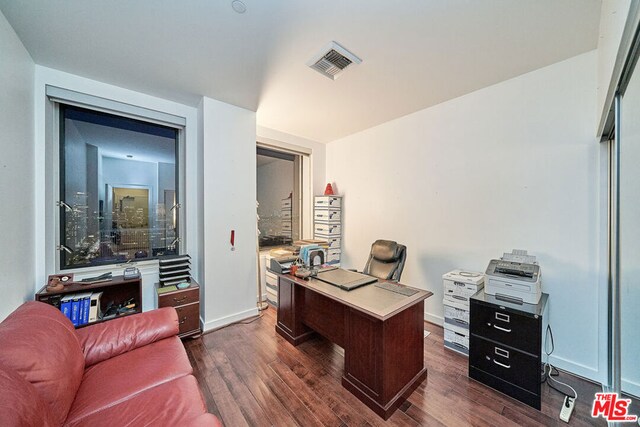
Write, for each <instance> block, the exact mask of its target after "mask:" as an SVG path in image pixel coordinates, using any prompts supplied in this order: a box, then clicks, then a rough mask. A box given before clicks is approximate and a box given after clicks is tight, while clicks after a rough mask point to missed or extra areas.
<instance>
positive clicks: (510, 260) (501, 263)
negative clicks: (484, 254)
mask: <svg viewBox="0 0 640 427" xmlns="http://www.w3.org/2000/svg"><path fill="white" fill-rule="evenodd" d="M485 275H486V280H485V284H484V291H485V293H487V294H489V295H495V296H496V298H502V299H505V300H507V301H513V302H519V303H527V304H538V302H539V301H540V297H541V296H542V284H541V280H540V279H541V272H540V266H539V265H538V263H537V262H536V260H535V257H534V256H531V255H528V254H527V251H522V250H514V251H512V253H510V254H508V253H505V254H504V255H503V257H502V258H501V259H492V260H491V261H490V262H489V266H488V267H487V271H486V273H485Z"/></svg>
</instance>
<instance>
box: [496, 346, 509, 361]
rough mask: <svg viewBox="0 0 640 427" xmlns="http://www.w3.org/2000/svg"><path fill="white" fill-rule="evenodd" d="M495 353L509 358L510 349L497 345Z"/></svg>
mask: <svg viewBox="0 0 640 427" xmlns="http://www.w3.org/2000/svg"><path fill="white" fill-rule="evenodd" d="M495 353H496V354H497V355H498V356H502V357H504V358H506V359H508V358H509V351H508V350H504V349H501V348H500V347H496V348H495Z"/></svg>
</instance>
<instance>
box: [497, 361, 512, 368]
mask: <svg viewBox="0 0 640 427" xmlns="http://www.w3.org/2000/svg"><path fill="white" fill-rule="evenodd" d="M493 363H495V364H496V365H498V366H502V367H503V368H507V369H511V365H505V364H504V363H500V362H498V361H497V360H496V359H493Z"/></svg>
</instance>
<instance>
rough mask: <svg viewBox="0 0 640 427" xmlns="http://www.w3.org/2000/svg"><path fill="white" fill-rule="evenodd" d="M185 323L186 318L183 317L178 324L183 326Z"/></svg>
mask: <svg viewBox="0 0 640 427" xmlns="http://www.w3.org/2000/svg"><path fill="white" fill-rule="evenodd" d="M186 321H187V316H184V317H183V318H182V320H181V321H180V324H181V325H182V324H183V323H184V322H186Z"/></svg>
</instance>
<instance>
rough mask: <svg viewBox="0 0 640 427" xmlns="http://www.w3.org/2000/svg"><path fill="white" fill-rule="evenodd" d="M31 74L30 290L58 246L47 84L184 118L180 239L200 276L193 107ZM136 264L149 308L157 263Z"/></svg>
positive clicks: (48, 270)
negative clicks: (32, 190)
mask: <svg viewBox="0 0 640 427" xmlns="http://www.w3.org/2000/svg"><path fill="white" fill-rule="evenodd" d="M32 78H34V79H35V84H34V98H32V99H35V101H34V102H35V113H34V114H35V172H33V174H34V175H35V192H36V196H35V254H34V256H32V257H31V258H30V260H29V262H30V264H31V265H32V266H33V268H34V269H35V281H33V280H32V283H31V286H32V288H31V289H32V292H33V289H36V288H40V287H41V286H42V284H44V283H45V280H46V277H47V275H48V274H52V273H55V272H57V271H58V266H57V265H56V262H55V260H56V251H55V246H56V244H57V238H56V226H55V219H56V215H57V214H58V209H59V208H57V207H56V206H55V201H56V200H57V195H56V194H55V188H56V186H55V183H56V180H57V175H56V174H57V169H56V163H55V162H56V159H57V153H56V154H54V152H53V146H52V143H51V142H52V141H51V140H52V138H51V135H53V132H54V130H53V128H52V123H53V122H54V121H55V117H53V113H52V111H51V108H50V102H49V101H48V100H47V97H46V95H45V86H46V85H52V86H57V87H60V88H63V89H68V90H73V91H76V92H81V93H85V94H89V95H92V96H97V97H101V98H106V99H111V100H114V101H117V102H122V103H125V104H130V105H135V106H138V107H143V108H148V109H151V110H156V111H160V112H164V113H168V114H173V115H176V116H180V117H184V118H185V119H186V128H185V133H184V141H185V150H184V151H185V163H184V171H185V173H184V175H185V176H184V187H183V188H184V190H185V191H184V192H183V194H182V196H181V197H182V200H181V201H182V202H183V209H182V215H183V216H184V217H185V228H186V230H182V232H181V234H182V236H183V238H184V248H185V251H186V253H189V254H190V255H191V256H192V258H193V260H192V267H193V276H194V277H195V278H196V280H199V281H200V279H201V277H200V275H199V274H200V271H201V269H200V266H199V264H198V262H199V259H200V256H199V250H200V240H201V233H200V229H199V227H198V224H199V221H200V215H201V199H200V197H199V195H200V188H199V186H200V184H201V181H200V179H199V177H200V173H201V171H200V169H199V168H200V163H199V162H198V139H197V128H198V123H197V114H198V111H197V109H196V108H195V107H191V106H188V105H183V104H179V103H176V102H173V101H169V100H166V99H161V98H157V97H153V96H149V95H146V94H143V93H140V92H136V91H133V90H130V89H125V88H121V87H117V86H113V85H109V84H105V83H101V82H98V81H95V80H90V79H87V78H84V77H80V76H76V75H73V74H69V73H65V72H62V71H58V70H54V69H51V68H47V67H42V66H40V65H36V66H35V77H32ZM31 129H33V127H32V128H31ZM156 182H157V180H156ZM137 266H138V267H139V268H140V270H141V272H142V287H143V290H142V292H143V294H142V298H143V304H142V308H143V310H150V309H152V308H154V306H155V295H154V294H155V291H154V283H156V282H157V281H158V269H157V262H154V261H143V262H139V263H137ZM122 269H123V267H118V266H111V267H104V268H93V269H91V270H87V269H79V270H70V271H75V273H76V276H77V277H86V276H88V275H95V274H99V273H100V272H102V271H114V272H115V273H116V274H121V272H122ZM203 286H206V284H203Z"/></svg>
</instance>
